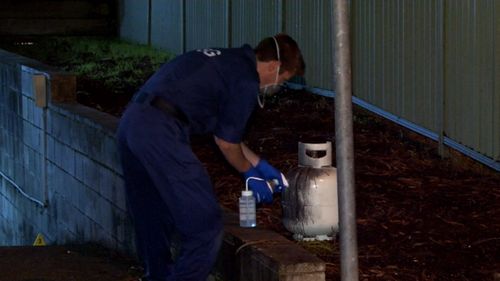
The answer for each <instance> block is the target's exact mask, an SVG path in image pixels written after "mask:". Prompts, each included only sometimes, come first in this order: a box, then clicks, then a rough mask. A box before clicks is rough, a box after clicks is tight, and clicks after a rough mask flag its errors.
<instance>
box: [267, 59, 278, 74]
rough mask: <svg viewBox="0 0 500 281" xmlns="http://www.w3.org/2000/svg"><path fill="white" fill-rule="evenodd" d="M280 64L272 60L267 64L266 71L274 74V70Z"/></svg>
mask: <svg viewBox="0 0 500 281" xmlns="http://www.w3.org/2000/svg"><path fill="white" fill-rule="evenodd" d="M280 64H281V62H280V61H277V60H272V61H270V62H269V63H268V65H267V70H268V71H269V72H275V71H276V68H278V66H279V65H280Z"/></svg>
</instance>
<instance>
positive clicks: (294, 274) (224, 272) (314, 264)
mask: <svg viewBox="0 0 500 281" xmlns="http://www.w3.org/2000/svg"><path fill="white" fill-rule="evenodd" d="M224 216H225V217H224V220H225V222H224V224H225V228H224V231H225V235H224V241H223V244H222V247H221V251H220V253H219V259H218V261H217V265H216V272H215V274H214V275H215V276H216V277H217V278H220V279H222V280H231V281H238V280H239V281H263V280H266V281H271V280H276V281H299V280H300V281H322V280H325V263H324V262H323V261H322V260H321V259H319V258H318V257H316V256H315V255H313V254H311V253H309V252H308V251H306V250H305V249H303V248H302V247H300V246H299V245H297V244H295V243H293V242H292V241H289V240H287V239H286V238H284V237H283V236H281V235H279V234H277V233H276V232H273V231H269V230H265V229H261V228H259V227H257V228H242V227H240V226H239V220H238V215H237V214H235V213H234V212H232V211H230V210H227V209H225V210H224Z"/></svg>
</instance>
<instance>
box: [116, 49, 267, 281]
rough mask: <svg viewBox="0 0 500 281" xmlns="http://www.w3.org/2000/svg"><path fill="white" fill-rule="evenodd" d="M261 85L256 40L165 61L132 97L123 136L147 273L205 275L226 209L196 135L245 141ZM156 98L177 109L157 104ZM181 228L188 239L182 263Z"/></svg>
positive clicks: (122, 124)
mask: <svg viewBox="0 0 500 281" xmlns="http://www.w3.org/2000/svg"><path fill="white" fill-rule="evenodd" d="M258 91H259V76H258V73H257V70H256V58H255V54H254V52H253V49H252V48H251V47H250V46H248V45H244V46H242V47H241V48H228V49H200V50H195V51H191V52H188V53H185V54H183V55H180V56H178V57H176V58H175V59H173V60H172V61H170V62H168V63H166V64H164V65H163V66H162V67H161V68H160V69H159V70H158V71H157V72H156V73H155V74H154V75H153V76H152V77H151V78H150V79H149V80H148V81H147V82H146V83H145V84H144V85H143V87H142V88H141V89H140V90H139V92H138V93H137V94H136V97H135V98H133V100H132V101H131V102H130V103H129V105H128V107H127V109H126V111H125V113H124V115H123V117H122V119H121V120H120V124H119V128H118V143H119V150H120V154H121V159H122V163H123V173H124V178H125V187H126V194H127V203H128V208H129V211H130V214H131V217H132V220H133V222H134V226H135V232H136V247H137V252H138V255H139V257H140V258H141V259H142V261H143V263H144V268H145V278H146V280H162V281H163V280H169V281H171V280H176V281H177V280H196V281H201V280H203V281H205V280H206V278H207V276H208V274H209V272H210V270H211V268H212V267H213V265H214V262H215V259H216V257H217V253H218V250H219V247H220V243H221V241H222V233H223V224H222V215H221V210H220V206H219V204H218V202H217V199H216V197H215V194H214V192H213V187H212V184H211V182H210V179H209V177H208V174H207V172H206V170H205V168H204V167H203V165H202V163H201V162H200V161H199V160H198V159H197V157H196V156H195V155H194V154H193V152H192V150H191V147H190V141H189V136H190V134H206V133H211V134H213V135H215V136H217V137H218V138H220V139H223V140H225V141H227V142H231V143H239V142H241V140H242V136H243V133H244V129H245V126H246V123H247V121H248V118H249V116H250V114H251V112H252V111H253V109H254V108H255V105H256V103H257V95H258ZM137 96H139V98H137ZM154 97H159V98H161V99H162V101H165V102H167V103H168V104H169V105H171V106H172V107H173V108H175V110H176V111H175V113H176V114H169V113H167V112H164V111H162V110H161V109H159V108H158V107H156V106H154V105H152V104H151V100H152V99H153V98H154ZM179 115H182V116H185V118H186V119H187V122H186V120H182V118H179ZM174 234H175V235H176V236H178V237H179V239H180V245H181V249H180V255H179V257H178V258H177V260H176V261H175V262H173V261H172V257H171V254H170V247H171V238H172V236H173V235H174Z"/></svg>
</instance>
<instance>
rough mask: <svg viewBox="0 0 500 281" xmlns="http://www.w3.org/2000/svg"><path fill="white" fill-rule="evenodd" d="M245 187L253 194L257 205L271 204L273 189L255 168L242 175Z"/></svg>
mask: <svg viewBox="0 0 500 281" xmlns="http://www.w3.org/2000/svg"><path fill="white" fill-rule="evenodd" d="M243 176H244V178H245V185H247V186H248V188H249V189H250V190H251V191H252V192H253V195H254V197H255V201H256V202H257V203H272V202H273V188H272V187H271V185H270V184H269V183H268V182H266V180H265V179H264V178H263V176H262V174H261V173H260V172H259V170H257V169H256V168H255V167H251V168H250V169H249V170H248V171H246V172H244V173H243Z"/></svg>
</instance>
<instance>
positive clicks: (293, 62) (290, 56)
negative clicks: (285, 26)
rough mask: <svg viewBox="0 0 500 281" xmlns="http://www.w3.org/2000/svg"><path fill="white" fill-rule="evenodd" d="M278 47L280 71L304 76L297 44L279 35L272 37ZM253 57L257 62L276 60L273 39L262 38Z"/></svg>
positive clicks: (302, 61) (276, 55) (289, 38)
mask: <svg viewBox="0 0 500 281" xmlns="http://www.w3.org/2000/svg"><path fill="white" fill-rule="evenodd" d="M274 38H275V39H276V41H277V42H278V45H279V51H280V61H281V71H280V72H283V71H289V72H291V73H293V74H294V75H298V76H302V75H304V72H305V68H306V64H305V63H304V59H303V58H302V53H301V52H300V49H299V46H298V45H297V42H295V40H293V39H292V37H290V36H288V35H287V34H284V33H279V34H276V35H275V36H274ZM254 51H255V56H256V57H257V60H259V61H264V62H267V61H271V60H278V54H277V49H276V43H275V41H274V39H273V37H267V38H264V39H263V40H262V41H260V43H259V44H258V45H257V47H255V49H254Z"/></svg>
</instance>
